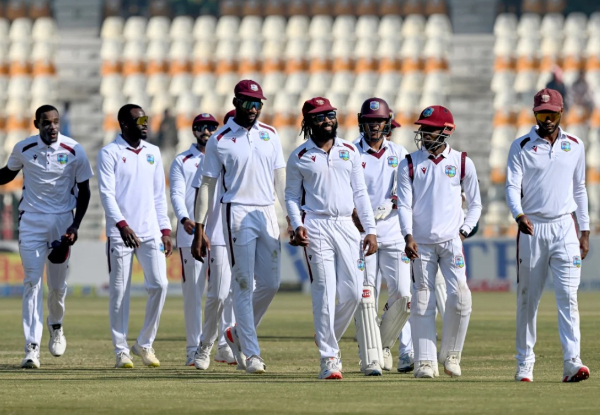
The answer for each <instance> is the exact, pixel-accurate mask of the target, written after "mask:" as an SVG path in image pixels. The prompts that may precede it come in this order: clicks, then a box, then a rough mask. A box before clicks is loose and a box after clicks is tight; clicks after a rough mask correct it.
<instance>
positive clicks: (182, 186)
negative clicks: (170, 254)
mask: <svg viewBox="0 0 600 415" xmlns="http://www.w3.org/2000/svg"><path fill="white" fill-rule="evenodd" d="M203 158H204V154H202V152H201V151H200V150H198V147H197V146H196V144H192V145H191V146H190V148H189V150H187V151H184V152H183V153H180V154H178V155H177V156H176V157H175V160H173V163H172V164H171V169H170V170H169V185H170V192H171V204H172V205H173V210H174V211H175V216H176V217H177V247H178V248H181V247H190V246H192V241H193V240H194V236H193V235H188V233H187V232H186V231H185V229H183V225H182V224H181V220H182V219H183V218H188V219H190V220H192V221H194V220H195V219H194V202H195V200H196V189H195V188H193V187H192V181H193V180H194V177H195V176H196V171H197V170H198V166H199V165H200V163H201V162H202V159H203Z"/></svg>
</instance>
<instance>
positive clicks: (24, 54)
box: [8, 41, 31, 62]
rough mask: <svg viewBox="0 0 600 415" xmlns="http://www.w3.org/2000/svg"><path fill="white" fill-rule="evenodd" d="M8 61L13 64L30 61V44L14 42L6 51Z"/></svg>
mask: <svg viewBox="0 0 600 415" xmlns="http://www.w3.org/2000/svg"><path fill="white" fill-rule="evenodd" d="M8 59H9V60H10V61H14V62H29V61H30V60H31V43H30V42H27V41H19V42H17V41H14V42H12V43H11V44H10V47H9V49H8Z"/></svg>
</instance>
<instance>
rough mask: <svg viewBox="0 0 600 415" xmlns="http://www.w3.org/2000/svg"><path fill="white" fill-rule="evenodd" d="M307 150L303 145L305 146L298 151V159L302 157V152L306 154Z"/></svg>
mask: <svg viewBox="0 0 600 415" xmlns="http://www.w3.org/2000/svg"><path fill="white" fill-rule="evenodd" d="M307 151H308V150H307V149H306V147H305V148H303V149H302V150H300V152H299V153H298V158H299V159H301V158H302V156H303V155H304V154H306V152H307Z"/></svg>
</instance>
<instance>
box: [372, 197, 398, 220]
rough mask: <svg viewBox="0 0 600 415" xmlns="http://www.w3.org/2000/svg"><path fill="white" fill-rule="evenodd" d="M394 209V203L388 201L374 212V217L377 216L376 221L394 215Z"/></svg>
mask: <svg viewBox="0 0 600 415" xmlns="http://www.w3.org/2000/svg"><path fill="white" fill-rule="evenodd" d="M393 208H394V203H393V202H392V201H391V200H386V201H385V203H384V204H383V205H381V206H379V207H378V208H377V209H375V210H374V211H373V215H374V216H375V220H378V219H385V218H387V217H388V216H389V214H390V213H392V209H393Z"/></svg>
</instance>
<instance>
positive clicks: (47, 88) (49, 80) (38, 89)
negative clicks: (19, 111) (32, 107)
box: [31, 75, 58, 97]
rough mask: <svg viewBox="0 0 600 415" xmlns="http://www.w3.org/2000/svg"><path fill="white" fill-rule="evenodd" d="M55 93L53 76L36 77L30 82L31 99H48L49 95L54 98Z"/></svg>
mask: <svg viewBox="0 0 600 415" xmlns="http://www.w3.org/2000/svg"><path fill="white" fill-rule="evenodd" d="M57 92H58V84H57V81H56V78H55V77H54V76H48V75H44V76H36V77H35V78H33V80H32V81H31V96H32V97H48V96H50V95H53V96H56V93H57ZM49 94H50V95H49Z"/></svg>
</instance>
